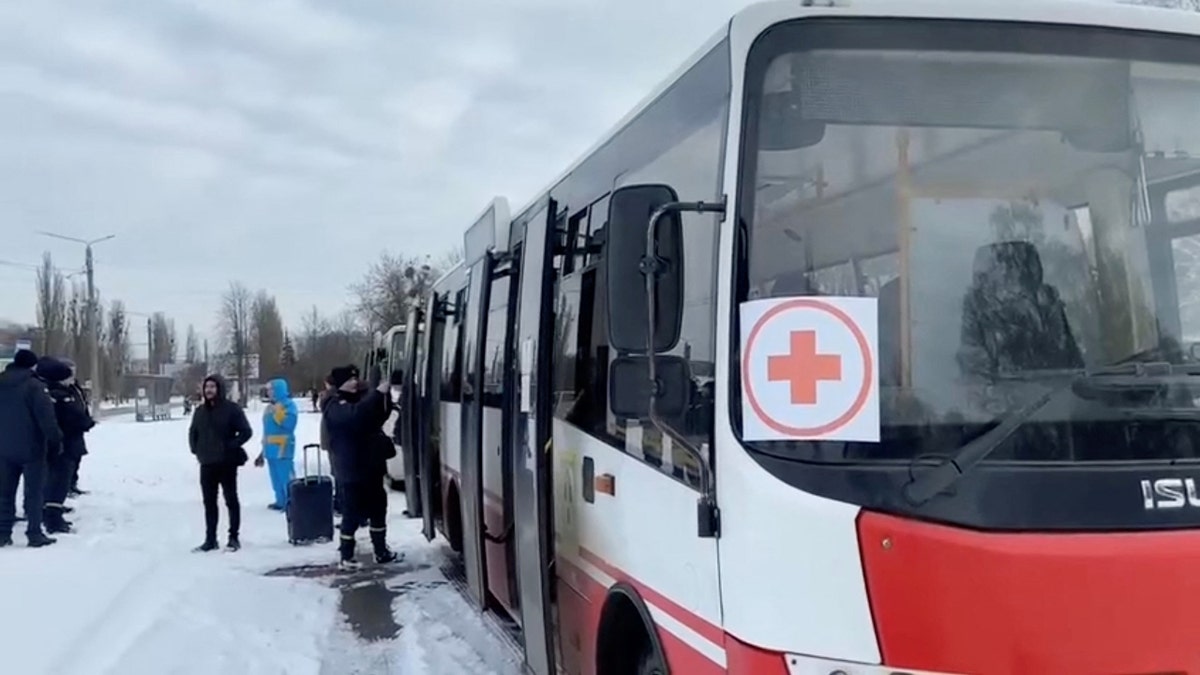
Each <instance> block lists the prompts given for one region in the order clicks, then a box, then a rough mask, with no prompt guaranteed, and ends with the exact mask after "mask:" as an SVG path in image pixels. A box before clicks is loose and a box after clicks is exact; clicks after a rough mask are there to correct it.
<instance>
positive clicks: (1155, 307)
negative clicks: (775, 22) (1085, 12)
mask: <svg viewBox="0 0 1200 675" xmlns="http://www.w3.org/2000/svg"><path fill="white" fill-rule="evenodd" d="M818 25H820V28H817V26H818ZM806 26H807V28H805V27H806ZM747 82H748V85H747V86H748V90H749V93H748V95H747V100H748V104H747V109H748V110H751V111H753V112H752V113H751V114H750V119H748V120H747V122H746V130H747V134H746V143H747V148H746V150H747V151H746V154H745V159H744V164H743V176H742V178H743V181H742V184H743V193H742V195H741V207H740V208H741V212H742V218H743V220H744V221H745V222H746V223H747V227H748V230H747V231H748V236H747V253H746V258H745V260H744V264H745V268H744V269H745V270H746V274H745V277H744V279H743V283H744V288H743V289H742V293H743V295H742V299H756V298H770V297H788V296H821V295H826V296H871V297H875V298H877V302H878V311H879V344H878V349H879V354H878V359H879V364H878V365H879V377H880V406H881V410H880V414H881V440H880V442H879V443H844V442H836V443H833V442H798V441H797V442H791V441H769V442H758V443H754V444H752V447H753V448H754V449H755V450H758V451H761V452H765V453H769V454H773V455H775V456H778V457H785V458H790V459H799V460H805V461H809V462H826V463H862V462H887V461H898V462H904V463H906V464H907V463H909V462H911V460H913V459H914V458H917V457H924V456H928V455H945V454H950V453H952V452H953V450H954V449H955V448H956V447H958V446H960V445H962V444H963V443H966V442H968V441H969V440H971V439H972V438H974V437H976V436H978V435H979V434H980V433H982V432H984V431H986V430H987V429H988V428H990V427H991V426H994V425H995V424H996V423H997V422H998V420H1000V419H1002V418H1003V417H1004V416H1005V415H1008V414H1011V413H1013V412H1014V411H1016V410H1018V409H1020V408H1021V407H1022V406H1024V405H1027V404H1028V402H1029V401H1031V400H1035V399H1037V398H1038V397H1040V396H1042V395H1043V394H1045V393H1046V392H1050V391H1055V392H1058V393H1056V394H1055V395H1054V396H1052V397H1051V398H1050V400H1049V402H1048V403H1047V404H1046V405H1045V406H1044V407H1043V408H1042V409H1040V410H1039V411H1037V413H1036V414H1035V415H1033V416H1032V417H1030V419H1029V420H1028V422H1027V423H1026V424H1024V425H1022V428H1021V429H1020V430H1019V431H1018V432H1017V433H1016V434H1014V435H1013V436H1012V437H1011V438H1010V439H1009V440H1008V441H1007V442H1006V443H1004V445H1003V446H1002V447H1000V448H998V449H997V450H996V451H995V452H994V453H993V454H992V455H991V456H989V458H988V461H991V462H1036V463H1041V462H1065V463H1082V462H1099V461H1130V460H1138V461H1144V460H1176V459H1200V424H1198V423H1200V408H1198V407H1197V401H1200V386H1197V387H1193V386H1192V385H1191V384H1190V382H1189V381H1188V378H1186V377H1183V378H1173V379H1172V380H1171V382H1170V383H1169V384H1158V383H1150V382H1148V383H1147V384H1146V386H1144V387H1142V388H1140V389H1138V390H1137V391H1136V392H1135V393H1134V394H1129V393H1128V392H1117V393H1113V392H1110V391H1099V392H1098V391H1097V390H1091V389H1086V388H1081V387H1072V386H1069V385H1070V384H1071V382H1072V380H1073V378H1076V377H1078V375H1079V374H1080V373H1082V372H1084V371H1085V370H1086V369H1091V368H1099V367H1107V366H1111V365H1113V364H1119V363H1128V362H1138V361H1140V362H1158V363H1161V362H1166V363H1170V364H1174V365H1176V366H1181V365H1183V366H1185V365H1188V364H1191V363H1194V359H1193V357H1192V351H1193V350H1192V345H1193V344H1195V343H1197V342H1200V125H1198V124H1196V119H1197V118H1196V111H1197V110H1200V47H1198V46H1197V44H1196V40H1195V39H1184V38H1174V37H1165V36H1149V35H1141V34H1131V33H1122V32H1119V31H1111V30H1100V29H1087V28H1075V27H1070V28H1067V27H1050V26H1040V25H1038V26H1033V25H1030V26H1022V25H1013V24H1003V25H997V24H986V25H985V24H965V23H959V22H912V21H899V22H898V21H880V22H873V23H872V22H857V23H856V22H847V21H829V22H822V21H817V22H814V21H811V20H810V21H807V22H798V23H796V24H794V25H790V26H781V27H778V28H775V29H773V30H772V31H769V32H768V33H767V34H765V35H764V36H763V37H762V38H760V40H759V41H758V43H756V45H755V49H754V50H753V51H752V54H751V57H750V65H749V70H748V79H747ZM749 101H753V103H749ZM1196 379H1197V380H1200V376H1198V377H1196ZM735 381H736V378H735ZM735 386H736V385H735Z"/></svg>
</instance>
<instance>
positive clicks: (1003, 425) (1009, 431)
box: [904, 362, 1200, 504]
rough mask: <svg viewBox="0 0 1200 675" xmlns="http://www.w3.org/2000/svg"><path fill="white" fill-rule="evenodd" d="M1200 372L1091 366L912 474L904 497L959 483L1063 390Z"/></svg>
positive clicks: (1135, 384)
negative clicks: (1093, 382)
mask: <svg viewBox="0 0 1200 675" xmlns="http://www.w3.org/2000/svg"><path fill="white" fill-rule="evenodd" d="M1189 375H1200V366H1197V365H1194V364H1188V365H1180V366H1175V365H1172V364H1170V363H1145V362H1131V363H1123V364H1119V365H1114V366H1106V367H1102V368H1097V369H1092V370H1088V371H1085V372H1083V373H1080V374H1077V375H1075V376H1074V377H1072V378H1070V379H1069V380H1067V382H1065V383H1063V384H1061V385H1058V386H1055V387H1052V388H1051V389H1050V390H1049V391H1047V392H1046V393H1044V394H1042V395H1041V396H1039V397H1038V398H1036V399H1034V401H1033V402H1031V403H1029V404H1028V405H1025V406H1023V407H1021V408H1020V409H1019V410H1017V411H1015V412H1013V413H1012V414H1010V415H1007V416H1005V417H1003V418H1001V420H1000V422H999V424H997V425H996V426H994V427H992V428H990V429H988V430H987V431H985V432H983V433H982V434H980V435H979V436H976V437H975V438H973V439H971V440H970V441H968V442H967V443H966V444H964V445H963V446H961V447H959V448H958V450H956V451H954V453H953V454H951V455H950V456H949V457H947V458H946V461H944V462H942V463H941V464H939V465H937V466H936V467H933V468H931V469H930V470H929V471H927V472H925V473H923V474H921V475H920V476H918V477H916V478H913V479H912V480H911V481H909V482H908V483H907V484H906V485H905V486H904V497H905V499H907V500H908V501H909V502H911V503H913V504H924V503H925V502H928V501H929V500H931V499H933V498H934V497H936V496H938V495H940V494H942V493H943V492H945V491H946V490H948V489H950V488H951V487H953V486H954V484H955V483H957V482H958V481H959V480H960V479H961V478H962V477H963V476H964V475H966V473H967V472H968V471H970V470H971V469H973V468H975V466H976V465H978V464H979V463H980V462H982V461H983V460H984V459H985V458H986V457H987V456H988V455H990V454H992V453H993V452H995V451H996V449H997V448H999V447H1000V446H1002V445H1004V443H1005V441H1007V440H1008V439H1009V437H1010V436H1012V435H1013V433H1015V432H1016V431H1017V429H1019V428H1020V427H1021V425H1023V424H1025V423H1026V422H1027V421H1029V418H1031V417H1033V416H1034V415H1035V414H1036V413H1037V411H1039V410H1041V409H1042V407H1043V406H1045V405H1046V404H1047V403H1049V402H1050V399H1052V398H1054V397H1055V396H1057V395H1058V394H1060V393H1062V392H1063V391H1065V390H1067V389H1069V388H1071V387H1073V386H1075V385H1076V384H1078V383H1080V382H1086V381H1088V380H1093V379H1099V380H1102V381H1103V382H1104V386H1106V387H1108V388H1130V389H1137V388H1141V387H1144V386H1146V384H1150V383H1154V382H1156V381H1163V380H1174V379H1177V378H1179V377H1180V376H1189Z"/></svg>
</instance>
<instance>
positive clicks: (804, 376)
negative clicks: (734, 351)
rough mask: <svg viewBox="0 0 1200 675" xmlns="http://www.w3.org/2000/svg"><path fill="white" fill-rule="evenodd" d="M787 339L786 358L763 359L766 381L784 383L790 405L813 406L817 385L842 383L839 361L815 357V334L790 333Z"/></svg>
mask: <svg viewBox="0 0 1200 675" xmlns="http://www.w3.org/2000/svg"><path fill="white" fill-rule="evenodd" d="M791 338H792V350H791V353H790V354H788V355H787V356H772V357H770V358H768V359H767V380H768V381H770V382H788V383H789V384H790V385H791V388H792V405H812V404H814V403H816V402H817V383H818V382H821V381H822V380H827V381H828V380H832V381H839V380H841V379H842V357H840V356H838V355H836V354H818V353H817V333H816V331H811V330H794V331H792V335H791Z"/></svg>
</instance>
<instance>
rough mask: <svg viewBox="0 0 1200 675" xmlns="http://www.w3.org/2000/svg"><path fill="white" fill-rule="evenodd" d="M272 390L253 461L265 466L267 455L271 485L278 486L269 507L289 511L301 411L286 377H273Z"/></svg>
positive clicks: (275, 487) (294, 474)
mask: <svg viewBox="0 0 1200 675" xmlns="http://www.w3.org/2000/svg"><path fill="white" fill-rule="evenodd" d="M270 391H271V404H270V405H268V406H267V407H266V409H265V410H263V440H262V452H261V453H259V455H258V459H256V460H255V461H254V463H255V465H256V466H262V465H263V460H264V458H265V459H266V464H267V472H268V473H269V474H270V476H271V487H272V488H273V489H274V490H275V503H273V504H271V505H270V507H269V508H271V509H274V510H276V511H285V512H286V511H287V506H288V483H290V482H291V481H292V479H293V478H295V476H296V469H295V464H294V462H293V457H294V456H295V453H296V419H297V412H298V411H297V410H296V403H295V401H293V400H292V395H291V393H290V392H289V390H288V384H287V380H284V379H281V378H276V379H274V380H271V382H270Z"/></svg>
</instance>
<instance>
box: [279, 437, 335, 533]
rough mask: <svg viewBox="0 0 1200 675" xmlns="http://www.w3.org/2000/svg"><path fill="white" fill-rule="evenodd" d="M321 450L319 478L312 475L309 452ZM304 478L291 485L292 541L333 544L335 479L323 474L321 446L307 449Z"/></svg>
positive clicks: (290, 525) (289, 515) (290, 523)
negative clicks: (328, 542)
mask: <svg viewBox="0 0 1200 675" xmlns="http://www.w3.org/2000/svg"><path fill="white" fill-rule="evenodd" d="M309 448H317V475H315V476H312V475H309V473H308V449H309ZM303 452H304V475H303V476H301V477H300V478H296V479H295V480H293V481H292V482H291V483H288V507H287V523H288V541H290V542H291V543H292V544H297V545H299V544H311V543H313V542H327V541H333V479H331V478H330V477H329V476H322V475H321V446H320V445H319V444H317V443H309V444H308V445H305V446H304V450H303Z"/></svg>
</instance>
